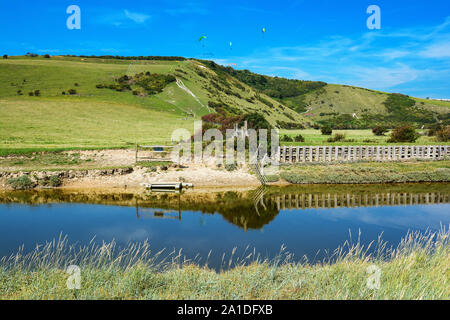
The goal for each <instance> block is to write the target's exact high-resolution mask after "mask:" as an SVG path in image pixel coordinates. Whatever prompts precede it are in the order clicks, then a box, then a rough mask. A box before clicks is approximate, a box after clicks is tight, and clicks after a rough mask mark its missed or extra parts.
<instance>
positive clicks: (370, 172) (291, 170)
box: [280, 160, 450, 184]
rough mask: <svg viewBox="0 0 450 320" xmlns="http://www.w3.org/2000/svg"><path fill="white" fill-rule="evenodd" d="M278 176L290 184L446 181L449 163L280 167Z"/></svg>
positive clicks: (375, 163) (449, 161) (449, 172)
mask: <svg viewBox="0 0 450 320" xmlns="http://www.w3.org/2000/svg"><path fill="white" fill-rule="evenodd" d="M280 176H281V178H283V179H284V180H286V181H288V182H290V183H294V184H308V183H327V184H328V183H349V184H352V183H404V182H449V181H450V160H442V161H414V160H412V161H407V162H360V163H342V164H298V165H289V166H282V167H280Z"/></svg>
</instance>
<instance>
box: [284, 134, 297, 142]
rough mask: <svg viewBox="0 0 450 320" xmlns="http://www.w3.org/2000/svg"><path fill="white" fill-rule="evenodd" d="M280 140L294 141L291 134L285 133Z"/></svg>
mask: <svg viewBox="0 0 450 320" xmlns="http://www.w3.org/2000/svg"><path fill="white" fill-rule="evenodd" d="M281 141H283V142H294V139H292V137H291V136H288V135H287V134H285V135H283V136H282V137H281Z"/></svg>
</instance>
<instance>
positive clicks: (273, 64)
mask: <svg viewBox="0 0 450 320" xmlns="http://www.w3.org/2000/svg"><path fill="white" fill-rule="evenodd" d="M449 29H450V18H446V19H445V21H444V22H443V23H441V24H439V25H435V26H427V27H420V28H419V27H415V28H413V29H402V30H396V31H395V32H393V31H392V30H388V29H386V30H381V31H377V32H371V33H362V34H360V35H359V36H355V37H352V38H349V37H341V36H334V37H328V38H325V39H319V40H318V41H316V42H315V43H308V44H305V45H301V46H283V47H275V48H269V49H266V50H265V51H262V50H259V51H258V52H254V53H253V54H251V55H248V56H243V57H239V58H234V60H235V61H234V62H235V63H238V65H239V66H240V68H249V69H251V70H254V71H256V72H260V73H266V74H272V73H274V74H277V75H279V76H285V77H288V78H292V77H298V78H301V79H309V80H323V81H327V82H331V83H345V84H353V85H358V86H362V87H367V88H372V89H379V90H387V91H398V90H399V88H401V87H402V86H404V85H411V84H414V83H415V82H417V81H425V80H426V79H428V80H430V79H431V78H433V80H437V79H440V81H442V83H447V86H448V83H450V60H449V59H448V58H449V57H450V30H449ZM448 95H449V96H450V87H449V88H448Z"/></svg>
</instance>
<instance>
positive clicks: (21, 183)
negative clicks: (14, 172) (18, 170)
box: [7, 175, 36, 190]
mask: <svg viewBox="0 0 450 320" xmlns="http://www.w3.org/2000/svg"><path fill="white" fill-rule="evenodd" d="M7 182H8V184H9V185H10V186H11V187H12V188H13V189H15V190H26V189H33V188H34V187H35V185H36V184H35V183H34V182H33V181H32V180H31V179H30V177H29V176H27V175H23V176H20V177H18V178H11V179H9V180H8V181H7Z"/></svg>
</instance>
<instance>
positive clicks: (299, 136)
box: [294, 134, 305, 142]
mask: <svg viewBox="0 0 450 320" xmlns="http://www.w3.org/2000/svg"><path fill="white" fill-rule="evenodd" d="M294 140H295V142H305V138H304V137H303V136H302V135H301V134H298V135H296V136H295V137H294Z"/></svg>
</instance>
